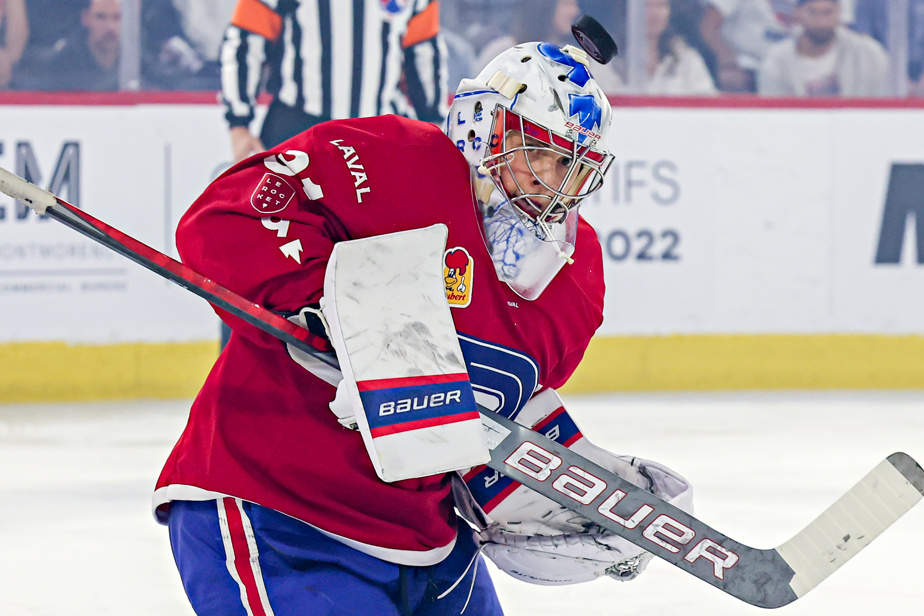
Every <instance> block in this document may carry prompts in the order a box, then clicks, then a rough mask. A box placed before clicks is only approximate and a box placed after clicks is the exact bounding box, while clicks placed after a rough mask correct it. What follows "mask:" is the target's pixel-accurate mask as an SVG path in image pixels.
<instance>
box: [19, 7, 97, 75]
mask: <svg viewBox="0 0 924 616" xmlns="http://www.w3.org/2000/svg"><path fill="white" fill-rule="evenodd" d="M25 4H26V15H27V18H28V22H29V40H28V42H27V43H26V48H25V50H24V51H23V55H22V59H21V60H20V62H19V65H18V66H17V67H16V70H15V71H13V82H14V83H13V84H11V87H15V88H19V89H23V88H21V87H20V86H19V85H17V82H18V81H19V79H20V75H22V76H23V77H24V78H25V79H26V81H30V79H29V78H30V77H31V76H32V75H33V74H34V73H35V71H37V70H39V71H41V70H45V67H46V66H47V65H48V62H49V61H50V60H51V58H52V56H54V55H55V54H56V53H57V52H58V50H59V49H60V48H61V46H62V45H64V42H65V40H66V39H68V38H72V37H74V36H77V35H78V34H79V33H80V32H81V31H82V30H83V26H82V25H81V24H80V16H81V13H83V11H84V9H86V8H87V6H88V5H89V0H27V1H26V2H25Z"/></svg>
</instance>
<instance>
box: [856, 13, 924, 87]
mask: <svg viewBox="0 0 924 616" xmlns="http://www.w3.org/2000/svg"><path fill="white" fill-rule="evenodd" d="M907 23H908V81H909V83H910V88H909V93H910V94H911V95H912V96H924V78H922V73H924V0H908V22H907ZM851 27H852V28H853V29H854V30H856V31H857V32H860V33H862V34H868V35H869V36H871V37H873V38H874V39H876V40H877V41H879V43H880V44H881V45H882V46H883V47H886V48H888V46H889V7H888V6H887V4H886V3H885V2H883V1H882V0H857V2H856V4H855V6H854V20H853V25H852V26H851Z"/></svg>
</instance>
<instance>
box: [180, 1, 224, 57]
mask: <svg viewBox="0 0 924 616" xmlns="http://www.w3.org/2000/svg"><path fill="white" fill-rule="evenodd" d="M236 4H237V0H173V5H174V6H175V7H176V10H177V12H178V13H179V15H180V20H181V26H182V30H183V34H184V36H185V37H186V40H188V41H189V42H190V44H191V45H192V46H193V49H195V50H196V53H198V54H199V55H200V56H201V57H202V59H203V60H205V62H206V63H210V62H214V63H215V64H217V63H218V51H219V49H221V39H222V36H223V35H224V32H225V27H226V26H227V25H228V22H229V21H230V20H231V14H232V13H233V12H234V5H236Z"/></svg>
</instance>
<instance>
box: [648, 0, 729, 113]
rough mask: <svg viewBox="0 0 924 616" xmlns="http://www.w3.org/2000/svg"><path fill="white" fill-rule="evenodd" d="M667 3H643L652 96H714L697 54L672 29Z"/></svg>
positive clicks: (664, 0)
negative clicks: (645, 12)
mask: <svg viewBox="0 0 924 616" xmlns="http://www.w3.org/2000/svg"><path fill="white" fill-rule="evenodd" d="M671 4H672V3H671V2H670V0H646V2H645V7H646V9H647V25H648V81H647V87H646V92H647V93H648V94H651V95H690V96H701V95H713V94H715V93H716V89H715V84H714V83H713V81H712V75H711V74H710V73H709V69H708V68H707V67H706V63H705V62H704V61H703V58H702V56H701V55H699V52H697V51H696V50H695V49H693V48H692V47H690V46H689V45H687V43H686V41H685V40H684V38H683V37H682V36H680V35H679V34H678V33H677V32H676V30H674V29H673V28H672V27H671V21H670V17H671Z"/></svg>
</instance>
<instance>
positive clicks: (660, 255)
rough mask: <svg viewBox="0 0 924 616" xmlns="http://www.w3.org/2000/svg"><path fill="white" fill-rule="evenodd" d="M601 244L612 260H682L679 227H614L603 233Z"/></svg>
mask: <svg viewBox="0 0 924 616" xmlns="http://www.w3.org/2000/svg"><path fill="white" fill-rule="evenodd" d="M600 244H601V245H602V246H603V252H604V255H605V256H606V258H607V259H610V260H611V261H628V260H633V261H643V262H644V261H666V262H672V261H680V259H681V254H680V231H678V230H677V229H660V230H658V229H647V228H643V229H636V230H628V229H613V230H611V231H608V232H606V233H603V234H601V236H600Z"/></svg>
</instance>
